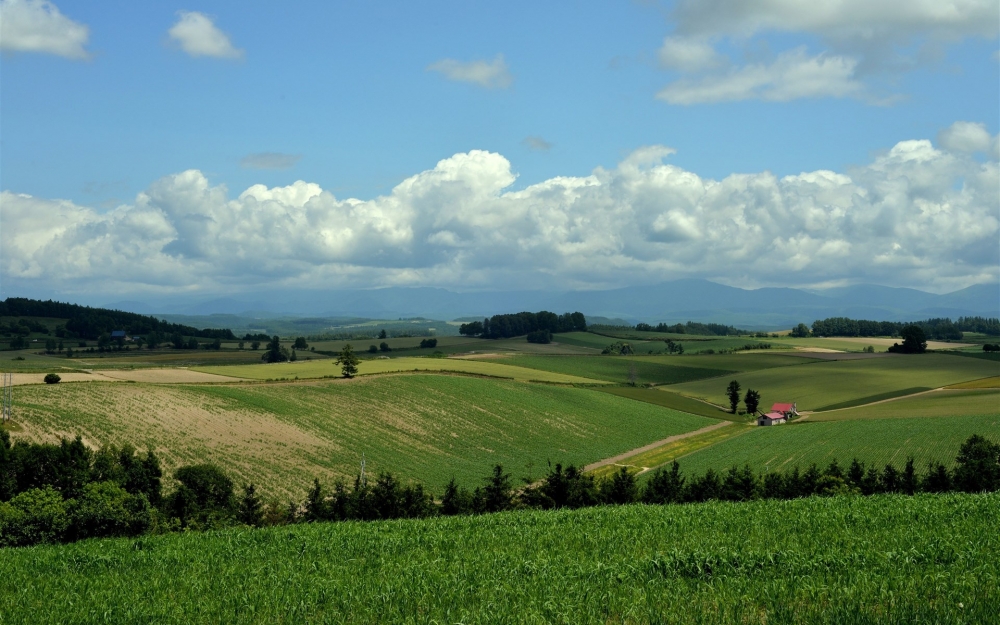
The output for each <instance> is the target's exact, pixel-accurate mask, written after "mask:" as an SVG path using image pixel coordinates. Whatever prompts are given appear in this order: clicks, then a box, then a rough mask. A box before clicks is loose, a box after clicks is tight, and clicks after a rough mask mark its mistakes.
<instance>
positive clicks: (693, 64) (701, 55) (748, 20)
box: [658, 0, 1000, 105]
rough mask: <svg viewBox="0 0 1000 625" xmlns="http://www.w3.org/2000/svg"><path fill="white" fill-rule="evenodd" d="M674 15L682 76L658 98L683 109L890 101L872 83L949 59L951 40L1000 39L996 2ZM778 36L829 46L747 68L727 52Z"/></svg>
mask: <svg viewBox="0 0 1000 625" xmlns="http://www.w3.org/2000/svg"><path fill="white" fill-rule="evenodd" d="M672 18H673V21H674V25H675V29H674V32H673V33H672V34H671V35H669V36H667V37H666V38H665V39H664V42H663V45H662V47H661V48H660V50H659V61H660V65H661V67H663V68H664V69H667V70H670V71H673V72H677V73H679V74H680V77H679V78H677V79H676V80H674V81H673V82H671V83H670V84H668V85H667V86H666V87H665V88H664V89H663V90H661V91H660V92H659V94H658V97H659V98H660V99H662V100H665V101H666V102H669V103H671V104H682V105H687V104H701V103H712V102H727V101H738V100H753V99H758V100H770V101H785V100H791V99H797V98H813V97H836V98H844V97H854V98H861V99H865V100H868V101H870V102H873V103H886V102H891V101H893V100H894V99H895V98H894V97H893V96H889V97H885V96H876V95H874V93H873V91H872V89H871V88H866V83H870V84H876V85H877V84H878V83H879V80H877V77H879V76H881V77H885V76H886V75H891V74H894V73H899V72H902V71H908V70H911V69H913V68H915V67H917V66H918V65H920V64H921V63H922V62H925V61H926V59H937V58H940V57H941V56H942V55H941V51H942V50H943V49H944V48H945V47H946V46H948V45H950V44H954V43H957V42H960V41H962V40H964V39H970V38H980V39H985V40H994V39H996V38H997V36H998V34H1000V4H998V3H997V2H995V1H994V0H948V1H943V0H940V1H939V0H880V1H878V2H871V1H870V0H839V1H837V2H799V1H798V0H681V1H680V2H678V3H677V4H676V5H675V6H674V8H673V10H672ZM772 35H779V36H783V37H784V40H787V38H788V36H789V35H791V36H799V37H804V39H805V40H806V41H810V42H816V43H817V44H818V47H820V48H821V49H822V50H821V51H820V52H818V53H812V54H810V53H809V52H807V48H806V47H805V46H797V47H794V48H791V49H787V50H784V51H780V52H778V53H776V54H774V55H770V54H769V53H768V54H767V55H765V56H770V58H766V59H763V60H754V61H747V60H743V61H742V62H741V61H739V60H733V59H732V58H731V57H730V56H729V55H728V54H725V53H723V50H725V49H726V48H729V49H733V48H735V49H736V50H739V49H741V48H742V49H743V50H744V52H745V53H747V54H745V55H748V56H756V55H758V54H759V51H760V48H761V47H763V49H764V50H768V49H769V48H770V47H771V45H770V41H769V40H768V37H769V36H772ZM782 40H783V39H778V40H777V41H782ZM760 44H762V45H760ZM873 77H875V78H873ZM869 86H870V85H869Z"/></svg>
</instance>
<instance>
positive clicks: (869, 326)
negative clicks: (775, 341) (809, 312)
mask: <svg viewBox="0 0 1000 625" xmlns="http://www.w3.org/2000/svg"><path fill="white" fill-rule="evenodd" d="M908 325H917V326H920V328H921V329H922V330H923V331H924V335H925V336H926V337H927V338H928V339H933V340H938V341H941V340H955V341H958V340H961V339H962V332H978V333H981V334H987V335H990V336H998V335H1000V319H996V318H986V317H959V318H958V320H957V321H954V322H953V321H952V320H951V319H948V318H936V319H926V320H924V321H912V322H899V321H868V320H864V319H849V318H847V317H830V318H827V319H822V320H817V321H814V322H813V324H812V334H813V335H814V336H861V337H868V336H871V337H875V336H899V335H900V334H899V333H900V331H901V330H902V329H903V328H904V327H905V326H908ZM793 334H794V331H793Z"/></svg>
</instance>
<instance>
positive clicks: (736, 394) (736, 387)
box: [726, 380, 740, 414]
mask: <svg viewBox="0 0 1000 625" xmlns="http://www.w3.org/2000/svg"><path fill="white" fill-rule="evenodd" d="M726 397H728V398H729V408H730V410H732V412H733V414H736V408H737V407H738V406H739V405H740V383H739V382H738V381H736V380H733V381H732V382H730V383H729V386H728V387H727V388H726Z"/></svg>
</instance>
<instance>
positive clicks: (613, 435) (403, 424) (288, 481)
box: [15, 374, 714, 497]
mask: <svg viewBox="0 0 1000 625" xmlns="http://www.w3.org/2000/svg"><path fill="white" fill-rule="evenodd" d="M15 393H16V401H17V413H16V414H15V421H16V423H17V424H18V425H19V426H20V427H22V428H23V430H22V431H21V432H19V433H17V436H23V437H26V438H28V439H31V440H36V441H43V440H56V439H57V438H58V437H59V436H74V435H76V434H80V435H82V436H83V438H84V440H85V441H86V442H87V443H88V444H90V445H92V446H99V445H101V444H104V443H114V444H121V443H125V442H129V443H132V444H134V445H135V446H137V447H139V448H147V447H151V448H153V449H154V450H155V451H156V453H157V454H158V455H160V456H161V459H162V460H163V462H164V464H165V465H166V466H167V467H168V468H170V467H176V466H178V465H181V464H193V463H198V462H205V461H212V462H216V463H218V464H219V465H221V466H223V467H224V468H225V469H226V470H227V471H228V472H230V473H231V474H232V475H233V476H234V477H235V478H236V479H237V481H238V482H239V483H243V482H248V481H254V482H255V483H256V484H258V485H259V486H260V487H261V488H262V489H263V490H264V491H265V492H266V493H268V494H274V495H294V496H296V497H302V496H303V495H304V492H305V490H306V489H307V488H308V486H309V484H310V483H311V481H312V478H313V477H314V476H317V477H320V478H322V479H324V480H327V481H329V480H330V479H332V478H333V477H335V476H350V475H353V474H354V473H355V472H356V470H357V467H358V466H359V463H360V461H361V454H362V453H364V454H365V456H366V459H367V468H368V470H369V471H371V472H377V471H379V470H391V471H393V472H394V473H396V474H397V475H399V476H401V477H402V478H403V479H405V480H416V481H419V482H422V483H423V484H425V485H427V486H429V487H431V488H432V489H434V490H435V491H440V489H441V487H442V486H443V485H444V483H445V482H447V481H448V479H450V478H451V477H452V476H455V477H457V478H458V479H459V480H460V481H461V482H463V483H464V484H466V485H468V486H475V485H478V484H479V483H480V481H481V479H482V477H484V476H485V475H486V474H487V473H488V472H489V470H490V468H491V467H492V465H493V464H494V463H498V462H499V463H502V464H504V465H505V466H506V467H507V469H508V470H509V471H511V472H513V474H514V475H515V476H516V477H518V478H520V477H522V476H528V475H532V476H539V475H541V474H542V473H543V472H544V471H545V470H546V466H547V465H546V463H547V461H549V460H551V461H552V462H562V463H563V464H570V463H573V464H577V465H579V466H583V465H586V464H588V463H591V462H595V461H597V460H601V459H603V458H607V457H611V456H614V455H616V454H619V453H622V452H625V451H628V450H630V449H635V448H636V447H641V446H642V445H645V444H648V443H651V442H653V441H657V440H660V439H663V438H666V437H668V436H671V435H674V434H680V433H682V432H687V431H691V430H696V429H699V428H701V427H704V426H706V425H711V424H712V423H714V421H713V420H711V419H707V418H704V417H698V416H694V415H689V414H686V413H681V412H676V411H672V410H668V409H666V408H660V407H658V406H653V405H651V404H646V403H642V402H636V401H632V400H628V399H624V398H620V397H615V396H613V395H608V394H605V393H599V392H596V391H592V390H588V389H577V388H567V387H557V386H550V385H539V384H524V383H521V382H511V381H502V380H491V379H486V378H473V377H467V376H444V375H421V374H412V375H399V376H383V377H372V378H358V379H355V380H351V381H341V380H337V381H314V382H306V383H298V384H235V385H234V384H224V385H211V386H195V385H176V386H171V385H151V384H123V383H92V384H65V385H63V384H60V385H56V386H33V387H19V388H18V389H16V391H15ZM438 494H440V493H439V492H438Z"/></svg>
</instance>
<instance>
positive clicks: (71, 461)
mask: <svg viewBox="0 0 1000 625" xmlns="http://www.w3.org/2000/svg"><path fill="white" fill-rule="evenodd" d="M161 477H162V475H161V471H160V466H159V462H158V460H157V459H156V456H155V455H153V453H152V452H147V453H146V454H145V456H143V455H141V454H137V453H136V452H135V450H134V449H133V448H131V447H128V446H125V447H121V448H115V447H105V448H102V449H101V450H99V451H96V452H93V451H91V450H90V449H88V448H87V447H86V446H85V445H83V443H82V442H81V440H80V438H79V437H77V438H76V439H75V440H74V441H68V440H65V439H64V440H63V441H62V442H61V443H60V444H59V445H44V444H43V445H39V444H34V443H25V442H21V441H19V442H17V443H16V444H14V445H11V444H10V438H9V435H8V434H7V433H6V432H5V431H0V546H21V545H30V544H37V543H54V542H65V541H72V540H76V539H80V538H90V537H99V536H134V535H138V534H142V533H149V532H164V531H179V530H205V529H213V528H219V527H226V526H232V525H248V526H266V525H283V524H289V523H303V522H306V523H308V522H318V521H348V520H364V521H371V520H377V519H398V518H425V517H430V516H436V515H446V516H450V515H458V514H485V513H492V512H500V511H504V510H513V509H522V508H534V509H558V508H584V507H588V506H597V505H623V504H631V503H646V504H682V503H694V502H703V501H710V500H723V501H749V500H753V499H795V498H799V497H809V496H830V495H875V494H881V493H898V494H904V495H914V494H916V493H919V492H928V493H943V492H949V491H958V492H967V493H980V492H992V491H997V490H1000V444H997V443H994V442H992V441H990V440H988V439H986V438H983V437H982V436H979V435H973V436H971V437H969V438H968V439H967V440H966V441H965V442H964V443H963V444H962V447H961V449H960V450H959V453H958V456H957V457H956V459H955V467H954V469H948V468H947V467H945V466H944V465H943V464H941V463H938V462H934V463H930V464H929V465H928V466H927V468H926V470H925V471H923V472H918V470H917V468H916V467H915V466H914V461H913V459H912V458H909V459H908V460H907V462H906V464H905V466H904V467H903V469H898V468H896V467H895V466H894V465H891V464H887V465H885V466H884V467H883V468H879V467H877V466H874V465H870V466H869V465H865V464H864V463H862V462H859V461H858V460H856V459H855V460H854V461H852V462H851V464H850V465H849V466H848V467H847V468H846V469H845V468H844V467H842V466H841V465H839V464H838V463H837V461H836V460H833V461H832V462H831V463H830V464H829V465H828V466H827V467H826V468H825V469H820V468H819V467H817V466H816V465H815V464H812V465H810V466H809V467H808V468H807V469H806V470H805V471H801V470H800V469H799V467H797V466H796V467H794V468H793V469H792V470H791V471H789V472H786V473H781V472H767V473H756V472H754V471H753V470H752V469H751V468H750V467H749V466H744V467H743V468H739V467H732V468H730V469H729V470H728V471H726V472H724V473H719V472H717V471H715V470H714V469H708V470H707V471H706V472H705V473H704V474H702V475H692V476H685V475H683V474H682V473H681V470H680V465H679V464H678V463H677V462H674V463H673V464H671V465H670V466H669V467H664V468H659V469H657V470H656V471H654V472H653V474H652V475H651V476H650V479H649V480H648V481H647V482H646V484H645V485H644V486H642V487H640V486H639V485H638V484H637V482H636V479H635V476H634V475H633V474H632V473H631V472H630V471H629V470H628V469H627V468H626V467H621V468H620V469H619V470H618V471H616V472H615V473H613V474H612V475H611V476H609V477H606V478H603V479H595V478H594V477H593V476H592V475H590V474H587V473H584V472H583V471H581V470H580V469H578V468H576V467H574V466H569V467H566V468H565V469H564V468H563V466H562V465H561V464H556V465H555V467H551V466H550V468H549V470H548V473H547V474H546V475H545V476H544V477H542V478H541V479H540V480H534V479H531V478H524V480H523V484H522V486H521V487H520V488H518V487H517V486H516V485H515V482H514V480H513V478H512V476H511V475H510V474H509V473H505V472H504V470H503V467H502V466H501V465H499V464H498V465H495V466H494V467H493V470H492V471H491V472H490V474H489V475H488V476H486V477H485V478H484V479H483V480H482V482H481V484H479V485H478V486H475V487H474V488H472V489H469V488H465V487H463V486H460V485H459V484H458V483H457V482H456V481H455V480H454V479H452V480H451V481H450V482H449V483H448V485H447V486H445V488H444V491H443V493H442V495H441V498H440V500H435V499H434V497H433V495H432V493H431V492H430V491H428V490H426V489H425V488H424V487H423V486H422V485H420V484H417V483H405V482H403V481H401V480H400V479H399V478H397V477H396V476H395V475H393V474H392V473H388V472H382V473H379V474H378V475H377V477H376V478H375V479H374V481H372V482H369V481H368V480H366V479H365V478H364V477H363V476H361V475H358V476H356V477H355V478H354V479H353V480H352V481H351V482H350V483H349V482H348V481H346V480H344V479H339V480H337V481H335V482H334V483H333V486H332V487H331V488H329V489H327V488H325V487H324V486H323V484H322V483H321V482H320V481H319V480H318V479H314V480H313V484H312V487H311V488H309V489H308V492H307V494H306V497H305V500H304V501H301V502H296V501H289V502H287V504H283V503H281V502H280V501H278V500H271V501H268V502H264V501H263V500H261V498H260V497H259V495H258V494H257V490H256V487H255V486H254V484H252V483H250V484H245V485H244V486H243V487H242V488H241V489H240V492H238V493H237V492H236V490H235V484H234V483H233V481H232V479H231V478H229V477H228V476H227V475H226V474H225V472H223V471H222V470H221V469H219V468H218V467H217V466H215V465H212V464H198V465H193V466H185V467H180V468H179V469H177V470H176V471H175V472H174V475H173V477H174V479H175V480H176V482H177V487H176V488H175V489H174V490H173V492H171V493H169V494H167V495H165V496H164V495H163V494H162V493H161V481H160V480H161Z"/></svg>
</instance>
